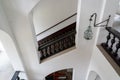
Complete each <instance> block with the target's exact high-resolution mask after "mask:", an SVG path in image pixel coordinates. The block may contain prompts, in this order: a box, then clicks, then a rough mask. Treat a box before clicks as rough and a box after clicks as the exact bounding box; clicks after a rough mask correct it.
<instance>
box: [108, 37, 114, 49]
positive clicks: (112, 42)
mask: <svg viewBox="0 0 120 80" xmlns="http://www.w3.org/2000/svg"><path fill="white" fill-rule="evenodd" d="M114 43H115V36H114V35H113V39H112V40H111V46H110V48H109V50H110V51H113V49H112V48H113V44H114Z"/></svg>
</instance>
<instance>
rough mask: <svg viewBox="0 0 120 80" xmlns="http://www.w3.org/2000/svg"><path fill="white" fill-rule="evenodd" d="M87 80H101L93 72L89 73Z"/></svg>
mask: <svg viewBox="0 0 120 80" xmlns="http://www.w3.org/2000/svg"><path fill="white" fill-rule="evenodd" d="M87 80H102V79H101V78H100V76H99V75H98V74H97V73H96V72H95V71H90V73H89V76H88V79H87Z"/></svg>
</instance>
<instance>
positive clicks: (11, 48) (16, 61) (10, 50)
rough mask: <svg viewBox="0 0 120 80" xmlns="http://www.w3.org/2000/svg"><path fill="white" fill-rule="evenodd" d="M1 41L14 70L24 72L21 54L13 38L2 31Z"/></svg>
mask: <svg viewBox="0 0 120 80" xmlns="http://www.w3.org/2000/svg"><path fill="white" fill-rule="evenodd" d="M0 41H1V44H2V46H3V48H4V51H5V53H6V54H7V56H8V57H9V59H10V62H11V64H12V66H13V68H14V70H20V71H24V68H23V64H22V62H21V59H20V55H19V52H18V50H17V47H16V45H15V43H14V41H13V39H12V38H11V36H9V34H8V33H6V32H4V31H2V30H0Z"/></svg>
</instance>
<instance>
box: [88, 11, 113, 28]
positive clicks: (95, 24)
mask: <svg viewBox="0 0 120 80" xmlns="http://www.w3.org/2000/svg"><path fill="white" fill-rule="evenodd" d="M93 17H94V27H107V26H108V23H109V21H110V17H111V15H109V17H108V19H106V20H104V21H101V22H99V23H96V19H97V13H93V14H92V15H91V16H90V19H89V21H90V22H91V21H93ZM105 22H106V24H105V25H100V24H102V23H105Z"/></svg>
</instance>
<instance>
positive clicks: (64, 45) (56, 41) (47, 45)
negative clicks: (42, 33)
mask: <svg viewBox="0 0 120 80" xmlns="http://www.w3.org/2000/svg"><path fill="white" fill-rule="evenodd" d="M75 29H76V22H75V23H73V24H71V25H69V26H67V27H65V28H63V29H61V30H59V31H57V32H55V33H53V34H51V35H49V36H47V37H45V38H44V39H42V40H40V41H38V44H39V49H38V50H39V51H40V55H41V58H40V59H41V60H43V59H46V58H48V57H50V56H52V55H54V54H56V53H59V52H61V51H63V50H65V49H68V48H70V47H73V46H75V34H76V30H75Z"/></svg>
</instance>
